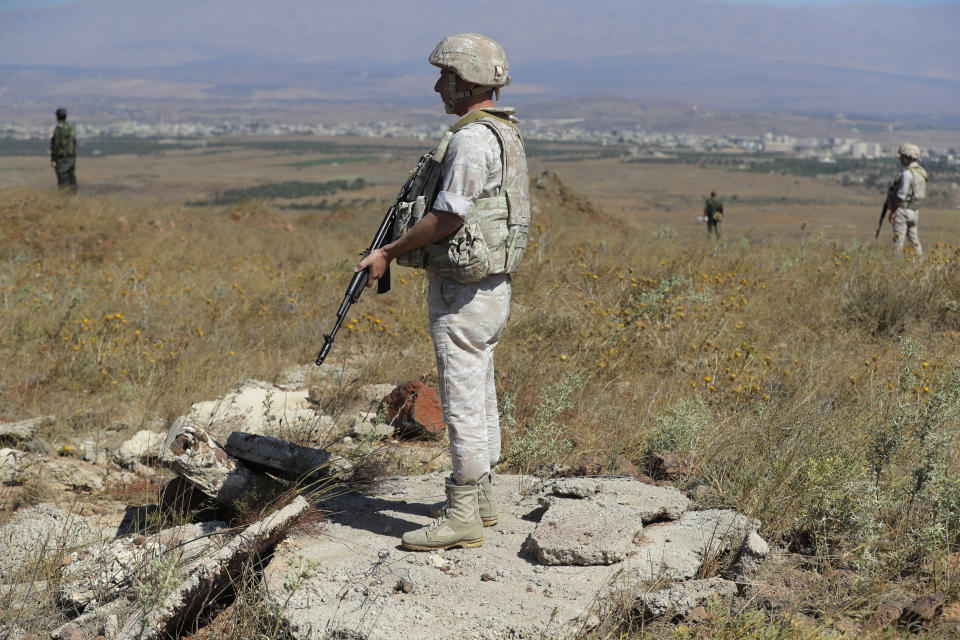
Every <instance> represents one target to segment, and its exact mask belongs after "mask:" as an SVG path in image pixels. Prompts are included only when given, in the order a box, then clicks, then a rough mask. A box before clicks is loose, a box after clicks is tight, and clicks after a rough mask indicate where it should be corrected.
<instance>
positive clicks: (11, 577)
mask: <svg viewBox="0 0 960 640" xmlns="http://www.w3.org/2000/svg"><path fill="white" fill-rule="evenodd" d="M111 537H112V535H111V533H110V532H108V531H103V530H100V529H98V528H96V527H94V526H93V525H91V524H90V522H89V521H88V520H87V519H86V518H84V517H83V516H78V515H75V514H72V513H70V512H69V511H65V510H64V509H61V508H59V507H57V506H55V505H52V504H38V505H36V506H34V507H27V508H25V509H21V510H19V511H17V512H16V513H15V514H13V516H12V517H11V518H10V520H8V521H7V522H6V523H5V524H4V525H3V526H2V527H0V581H3V582H20V581H26V580H30V578H31V572H32V570H33V568H34V567H35V566H36V564H37V560H38V559H39V557H40V553H41V551H42V552H43V555H44V558H52V557H56V558H60V557H63V554H64V553H68V552H70V551H72V550H74V549H76V548H79V547H81V546H84V545H87V544H91V543H93V542H95V541H97V540H104V539H109V538H111ZM58 554H59V555H58Z"/></svg>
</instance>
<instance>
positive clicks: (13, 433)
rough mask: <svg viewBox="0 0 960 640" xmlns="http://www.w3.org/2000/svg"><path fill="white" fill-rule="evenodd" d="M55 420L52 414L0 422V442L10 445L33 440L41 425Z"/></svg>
mask: <svg viewBox="0 0 960 640" xmlns="http://www.w3.org/2000/svg"><path fill="white" fill-rule="evenodd" d="M55 420H56V418H55V417H54V416H42V417H40V418H30V419H29V420H18V421H17V422H3V423H0V442H2V443H5V444H11V445H17V444H20V443H21V442H29V441H30V440H33V438H34V436H35V435H36V433H37V431H38V430H39V429H40V428H41V427H44V426H46V425H48V424H50V423H51V422H53V421H55Z"/></svg>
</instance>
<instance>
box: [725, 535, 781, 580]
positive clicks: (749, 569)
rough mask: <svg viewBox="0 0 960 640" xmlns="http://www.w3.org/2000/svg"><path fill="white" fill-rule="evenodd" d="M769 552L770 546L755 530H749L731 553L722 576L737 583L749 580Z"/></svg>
mask: <svg viewBox="0 0 960 640" xmlns="http://www.w3.org/2000/svg"><path fill="white" fill-rule="evenodd" d="M769 553H770V546H769V545H768V544H767V543H766V541H765V540H764V539H763V538H761V537H760V535H759V534H758V533H757V532H756V531H752V530H751V531H750V532H749V533H748V534H747V535H746V537H745V538H744V539H743V542H741V543H740V547H739V548H737V551H736V553H734V554H733V557H732V559H731V560H730V565H729V567H728V568H727V570H726V571H724V577H725V578H727V579H729V580H733V581H734V582H736V583H738V584H744V583H746V582H749V581H750V578H751V577H752V576H753V574H754V573H756V572H757V569H759V568H760V564H761V563H762V562H763V560H764V559H765V558H766V557H767V555H768V554H769Z"/></svg>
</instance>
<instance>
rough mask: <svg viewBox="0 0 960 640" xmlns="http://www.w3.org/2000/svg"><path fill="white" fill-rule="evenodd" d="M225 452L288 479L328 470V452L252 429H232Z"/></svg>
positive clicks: (304, 477)
mask: <svg viewBox="0 0 960 640" xmlns="http://www.w3.org/2000/svg"><path fill="white" fill-rule="evenodd" d="M224 449H226V452H227V453H228V454H230V455H232V456H234V457H235V458H239V459H240V460H243V461H244V462H248V463H252V464H255V465H258V466H260V467H264V468H266V469H268V470H270V471H271V472H274V473H277V474H279V475H281V476H283V477H284V478H288V479H290V480H300V479H306V478H309V479H314V480H315V479H318V478H321V477H324V476H325V475H327V473H328V467H329V464H330V453H329V452H327V451H325V450H323V449H315V448H313V447H302V446H300V445H296V444H293V443H291V442H286V441H284V440H280V439H279V438H272V437H270V436H261V435H257V434H253V433H242V432H239V431H234V432H233V433H231V434H230V437H229V438H227V442H226V444H225V445H224Z"/></svg>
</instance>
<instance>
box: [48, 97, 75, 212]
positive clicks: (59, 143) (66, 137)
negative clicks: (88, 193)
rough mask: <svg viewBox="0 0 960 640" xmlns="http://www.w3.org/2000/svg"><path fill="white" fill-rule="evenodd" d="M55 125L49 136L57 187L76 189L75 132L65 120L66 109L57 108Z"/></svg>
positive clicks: (66, 189) (65, 189)
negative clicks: (50, 136)
mask: <svg viewBox="0 0 960 640" xmlns="http://www.w3.org/2000/svg"><path fill="white" fill-rule="evenodd" d="M56 116H57V126H56V128H55V129H54V130H53V137H52V138H50V165H51V166H52V167H53V169H54V171H56V172H57V187H58V188H59V189H60V190H61V191H69V192H71V193H76V191H77V174H76V167H77V134H76V132H75V131H74V129H73V125H71V124H69V123H68V122H67V110H66V109H64V108H63V107H60V108H59V109H57V112H56Z"/></svg>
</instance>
